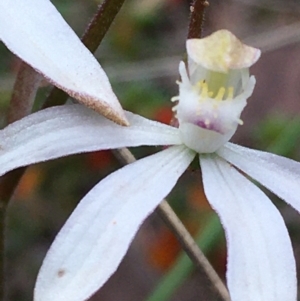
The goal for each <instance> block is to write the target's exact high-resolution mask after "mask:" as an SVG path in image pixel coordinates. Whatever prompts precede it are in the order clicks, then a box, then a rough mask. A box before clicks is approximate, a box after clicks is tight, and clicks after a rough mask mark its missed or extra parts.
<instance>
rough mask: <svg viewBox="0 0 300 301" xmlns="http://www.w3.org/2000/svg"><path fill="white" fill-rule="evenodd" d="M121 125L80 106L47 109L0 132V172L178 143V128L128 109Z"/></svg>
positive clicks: (0, 173) (179, 142)
mask: <svg viewBox="0 0 300 301" xmlns="http://www.w3.org/2000/svg"><path fill="white" fill-rule="evenodd" d="M126 116H127V118H128V120H129V121H130V123H131V126H129V127H123V126H120V125H118V124H116V123H114V122H112V121H110V120H108V119H106V118H104V117H103V116H101V115H99V114H97V113H96V112H94V111H92V110H90V109H88V108H86V107H84V106H82V105H67V106H59V107H53V108H49V109H46V110H43V111H39V112H37V113H34V114H31V115H29V116H27V117H25V118H23V119H21V120H19V121H16V122H15V123H13V124H11V125H9V126H7V127H6V128H5V129H3V130H2V131H0V175H2V174H4V173H6V172H7V171H9V170H12V169H14V168H17V167H21V166H25V165H29V164H33V163H37V162H41V161H45V160H50V159H54V158H58V157H63V156H66V155H70V154H76V153H82V152H89V151H95V150H102V149H112V148H120V147H125V146H140V145H174V144H181V141H180V138H179V131H178V129H177V128H174V127H171V126H168V125H165V124H162V123H159V122H155V121H151V120H148V119H146V118H143V117H141V116H139V115H135V114H133V113H130V112H127V113H126Z"/></svg>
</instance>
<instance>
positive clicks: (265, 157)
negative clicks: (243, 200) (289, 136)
mask: <svg viewBox="0 0 300 301" xmlns="http://www.w3.org/2000/svg"><path fill="white" fill-rule="evenodd" d="M218 154H219V155H220V156H221V157H223V158H225V159H226V160H227V161H229V162H230V163H232V164H233V165H235V166H236V167H238V168H239V169H241V170H242V171H244V172H245V173H247V174H248V175H249V176H251V177H252V178H253V179H255V180H257V181H258V182H260V183H261V184H262V185H264V186H265V187H267V188H268V189H270V190H271V191H272V192H273V193H275V194H276V195H277V196H279V197H280V198H282V199H283V200H285V201H286V202H287V203H289V204H290V205H291V206H293V207H294V208H295V209H296V210H298V212H300V163H299V162H296V161H294V160H291V159H288V158H284V157H281V156H278V155H274V154H271V153H267V152H262V151H258V150H253V149H250V148H246V147H242V146H239V145H236V144H233V143H227V144H226V145H225V146H224V147H223V148H221V149H220V150H219V151H218Z"/></svg>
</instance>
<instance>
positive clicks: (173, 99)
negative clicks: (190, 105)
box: [171, 95, 179, 102]
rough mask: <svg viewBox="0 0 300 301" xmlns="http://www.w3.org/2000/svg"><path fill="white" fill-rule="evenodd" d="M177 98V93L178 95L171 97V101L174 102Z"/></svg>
mask: <svg viewBox="0 0 300 301" xmlns="http://www.w3.org/2000/svg"><path fill="white" fill-rule="evenodd" d="M177 100H179V95H178V96H173V97H172V98H171V101H172V102H175V101H177Z"/></svg>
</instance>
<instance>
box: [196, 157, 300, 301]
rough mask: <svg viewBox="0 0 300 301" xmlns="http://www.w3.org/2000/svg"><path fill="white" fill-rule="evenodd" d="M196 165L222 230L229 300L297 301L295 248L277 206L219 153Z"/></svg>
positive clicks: (203, 158)
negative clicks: (226, 253)
mask: <svg viewBox="0 0 300 301" xmlns="http://www.w3.org/2000/svg"><path fill="white" fill-rule="evenodd" d="M200 162H201V169H202V175H203V183H204V190H205V194H206V196H207V198H208V200H209V202H210V204H211V205H212V207H213V208H214V209H215V210H216V212H217V213H218V215H219V216H220V219H221V222H222V224H223V226H224V229H225V232H226V240H227V247H228V263H227V285H228V289H229V292H230V296H231V301H254V300H255V301H279V300H282V301H296V300H297V278H296V264H295V259H294V255H293V248H292V245H291V241H290V238H289V234H288V231H287V229H286V226H285V224H284V221H283V219H282V217H281V215H280V213H279V212H278V210H277V209H276V207H275V206H274V205H273V204H272V202H271V201H270V200H269V199H268V198H267V196H266V195H265V194H264V193H263V192H262V191H261V190H260V189H258V187H256V186H255V185H254V184H253V183H251V182H250V181H249V180H248V179H247V178H245V177H244V176H243V175H241V174H240V173H239V172H238V171H237V170H236V169H235V168H234V167H232V166H231V165H230V164H229V163H227V162H226V161H225V160H223V159H221V158H220V157H218V156H217V155H202V156H200Z"/></svg>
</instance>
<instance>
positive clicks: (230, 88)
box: [227, 87, 233, 99]
mask: <svg viewBox="0 0 300 301" xmlns="http://www.w3.org/2000/svg"><path fill="white" fill-rule="evenodd" d="M227 99H233V87H228V94H227Z"/></svg>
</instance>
